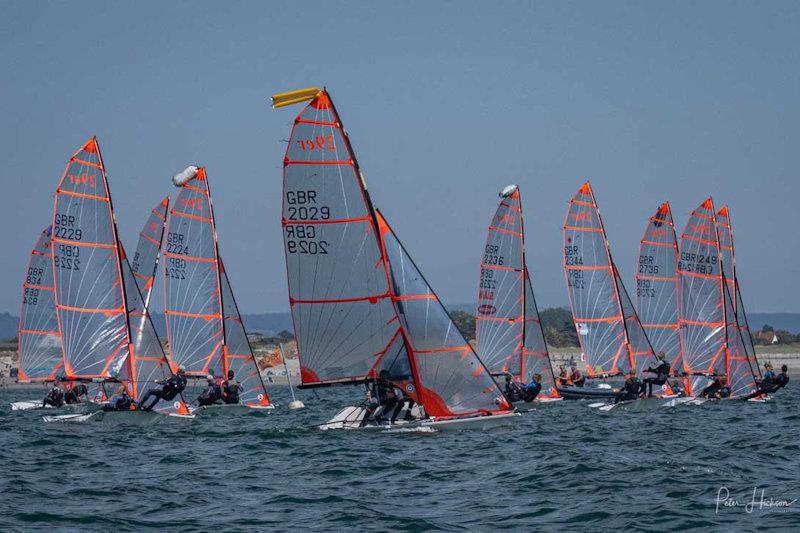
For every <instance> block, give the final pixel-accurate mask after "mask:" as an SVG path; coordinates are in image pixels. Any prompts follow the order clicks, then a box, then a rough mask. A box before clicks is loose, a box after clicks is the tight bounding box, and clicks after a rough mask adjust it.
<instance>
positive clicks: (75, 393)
mask: <svg viewBox="0 0 800 533" xmlns="http://www.w3.org/2000/svg"><path fill="white" fill-rule="evenodd" d="M88 394H89V390H88V389H87V388H86V385H84V384H83V383H78V384H77V385H75V386H74V387H72V388H71V389H70V390H68V391H67V392H66V393H65V394H64V402H65V403H66V404H67V405H72V404H76V403H81V401H83V400H82V398H83V397H84V396H86V395H88Z"/></svg>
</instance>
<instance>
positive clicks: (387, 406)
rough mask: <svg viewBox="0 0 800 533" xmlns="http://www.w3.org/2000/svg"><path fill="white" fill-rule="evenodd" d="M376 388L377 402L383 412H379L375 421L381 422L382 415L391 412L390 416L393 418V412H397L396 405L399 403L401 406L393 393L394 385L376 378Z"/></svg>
mask: <svg viewBox="0 0 800 533" xmlns="http://www.w3.org/2000/svg"><path fill="white" fill-rule="evenodd" d="M376 387H377V392H378V402H379V404H380V405H382V406H383V411H381V412H380V413H379V414H378V416H377V417H375V418H376V420H378V421H381V420H382V419H383V418H384V417H383V415H384V414H385V413H388V412H389V411H392V416H393V417H394V416H395V415H394V411H396V410H397V407H398V403H400V407H402V405H403V404H402V403H401V402H400V401H399V399H398V398H397V393H396V392H395V391H394V385H392V383H391V382H390V381H387V380H385V379H380V378H378V381H377V384H376ZM398 413H399V411H398Z"/></svg>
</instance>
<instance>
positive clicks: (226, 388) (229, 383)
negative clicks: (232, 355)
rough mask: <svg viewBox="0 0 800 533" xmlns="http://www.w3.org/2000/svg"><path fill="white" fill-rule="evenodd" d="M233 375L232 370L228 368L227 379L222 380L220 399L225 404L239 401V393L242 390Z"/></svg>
mask: <svg viewBox="0 0 800 533" xmlns="http://www.w3.org/2000/svg"><path fill="white" fill-rule="evenodd" d="M233 377H234V373H233V370H228V379H226V380H225V381H223V382H222V401H223V402H225V403H226V404H236V403H239V393H240V392H241V391H242V390H243V389H242V386H241V385H239V382H238V381H236V380H235V379H233Z"/></svg>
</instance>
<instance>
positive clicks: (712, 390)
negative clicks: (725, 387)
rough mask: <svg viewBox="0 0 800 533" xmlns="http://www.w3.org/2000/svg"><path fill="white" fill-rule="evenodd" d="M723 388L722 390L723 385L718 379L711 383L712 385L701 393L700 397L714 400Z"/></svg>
mask: <svg viewBox="0 0 800 533" xmlns="http://www.w3.org/2000/svg"><path fill="white" fill-rule="evenodd" d="M721 388H722V383H721V382H720V381H719V380H718V379H715V380H714V381H712V382H711V385H709V386H708V387H706V388H705V389H703V390H702V391H701V392H700V396H701V397H703V398H713V397H715V396H716V395H717V393H718V392H719V390H720V389H721Z"/></svg>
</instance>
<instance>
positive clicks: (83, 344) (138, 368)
mask: <svg viewBox="0 0 800 533" xmlns="http://www.w3.org/2000/svg"><path fill="white" fill-rule="evenodd" d="M52 242H53V270H54V273H55V274H54V281H55V296H56V298H55V303H56V309H57V311H58V314H57V316H58V320H59V325H60V330H61V333H62V336H61V338H62V344H63V352H64V367H65V371H66V377H67V379H70V380H74V379H93V380H103V381H120V382H122V383H124V384H125V385H126V387H127V388H128V391H129V393H130V394H131V395H132V396H133V397H134V398H135V399H138V397H139V395H140V394H141V392H143V391H144V390H145V389H146V388H147V387H148V386H152V385H154V381H155V379H163V378H164V377H166V376H168V375H169V374H170V373H171V368H170V366H169V363H168V360H167V359H166V357H165V355H164V352H163V351H162V349H161V344H160V343H159V342H158V337H157V336H156V334H155V329H154V328H153V325H152V322H151V321H150V319H149V317H147V320H146V321H145V323H144V324H145V326H144V328H145V332H144V334H142V335H136V336H133V335H131V323H132V321H133V320H135V319H137V318H138V317H139V316H141V314H142V313H144V302H143V299H142V297H141V295H140V293H139V290H138V287H137V285H136V281H135V279H134V276H133V273H132V271H131V269H130V265H129V264H128V261H127V258H126V257H125V253H124V252H123V250H122V247H121V245H120V243H119V240H118V237H117V229H116V223H115V221H114V214H113V209H112V206H111V197H110V194H109V190H108V181H107V180H106V175H105V169H104V167H103V161H102V158H101V156H100V150H99V147H98V145H97V140H96V139H95V138H94V137H93V138H91V139H89V141H88V142H87V143H86V144H85V145H84V146H83V147H82V148H81V149H79V150H78V151H77V152H75V154H74V155H73V156H72V157H71V158H70V160H69V162H68V163H67V167H66V169H65V171H64V175H63V177H62V179H61V182H60V183H59V186H58V188H57V189H56V195H55V202H54V209H53V241H52ZM157 409H159V410H175V411H179V412H186V408H185V406H184V405H183V403H182V402H181V401H176V402H175V403H174V404H172V405H169V406H161V405H159V406H158V407H157Z"/></svg>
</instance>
